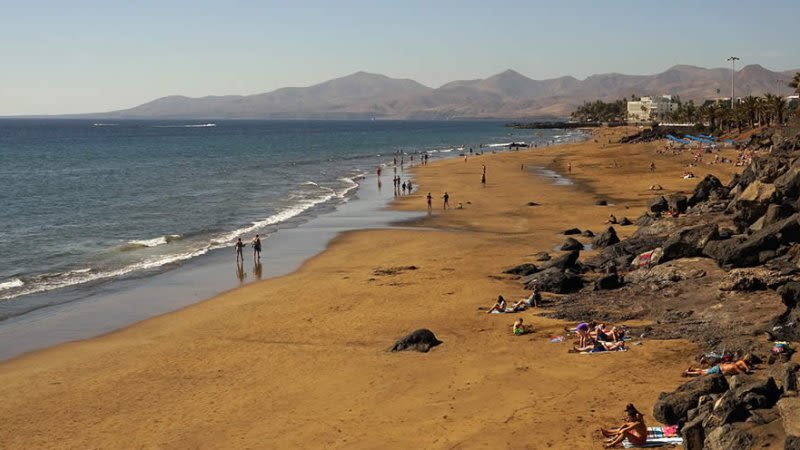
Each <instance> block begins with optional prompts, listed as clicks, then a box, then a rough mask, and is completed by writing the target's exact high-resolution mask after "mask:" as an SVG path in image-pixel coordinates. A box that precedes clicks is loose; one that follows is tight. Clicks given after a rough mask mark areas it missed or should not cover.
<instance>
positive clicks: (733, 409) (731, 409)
mask: <svg viewBox="0 0 800 450" xmlns="http://www.w3.org/2000/svg"><path fill="white" fill-rule="evenodd" d="M711 415H712V417H713V419H714V421H713V423H714V425H717V426H719V425H724V424H726V423H733V422H740V421H743V420H744V419H746V418H747V415H748V413H747V410H746V409H745V408H744V405H743V404H742V403H740V402H739V401H737V400H736V397H735V395H734V394H733V392H731V391H728V392H725V393H724V394H722V397H720V398H719V399H717V401H716V402H715V403H714V409H713V410H712V412H711Z"/></svg>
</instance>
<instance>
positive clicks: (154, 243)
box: [128, 234, 181, 247]
mask: <svg viewBox="0 0 800 450" xmlns="http://www.w3.org/2000/svg"><path fill="white" fill-rule="evenodd" d="M180 237H181V235H180V234H168V235H166V236H159V237H157V238H153V239H141V240H133V241H128V245H130V246H134V247H158V246H159V245H164V244H168V243H170V242H172V241H174V240H176V239H180Z"/></svg>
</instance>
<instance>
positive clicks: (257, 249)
mask: <svg viewBox="0 0 800 450" xmlns="http://www.w3.org/2000/svg"><path fill="white" fill-rule="evenodd" d="M252 245H253V258H254V259H261V238H260V237H258V235H256V237H255V238H254V239H253V244H252Z"/></svg>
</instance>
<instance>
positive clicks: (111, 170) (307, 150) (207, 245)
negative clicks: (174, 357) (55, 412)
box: [0, 119, 579, 320]
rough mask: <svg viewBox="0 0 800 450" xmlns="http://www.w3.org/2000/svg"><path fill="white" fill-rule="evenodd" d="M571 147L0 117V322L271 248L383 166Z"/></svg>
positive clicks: (518, 134) (286, 124)
mask: <svg viewBox="0 0 800 450" xmlns="http://www.w3.org/2000/svg"><path fill="white" fill-rule="evenodd" d="M578 136H579V133H578V132H566V131H563V130H542V131H536V130H515V129H510V128H506V127H504V126H503V124H502V123H499V122H462V121H437V122H422V121H244V120H237V121H215V122H210V123H206V122H204V121H187V120H183V121H174V120H157V121H156V120H147V121H144V120H136V121H134V120H126V121H113V122H106V123H98V122H97V121H91V120H67V119H62V120H35V119H3V120H0V320H5V319H8V318H11V317H15V316H19V315H22V314H25V313H26V312H29V311H31V310H33V309H39V308H42V307H46V306H47V304H46V302H45V304H42V302H41V301H38V302H34V301H31V300H30V299H31V298H34V297H36V296H37V295H42V294H43V293H47V292H50V291H54V290H59V289H64V288H68V287H69V288H71V289H81V288H83V287H87V288H88V287H91V286H96V285H97V284H100V283H113V282H115V281H116V280H122V279H130V278H132V277H137V278H140V277H145V276H147V275H149V274H156V273H161V272H164V271H167V270H171V269H174V268H176V267H179V266H180V265H181V264H185V263H186V262H188V261H191V260H193V259H196V258H199V257H201V256H203V255H205V254H207V253H209V252H212V251H214V250H215V249H220V248H224V247H230V246H232V244H233V242H234V241H235V240H236V238H237V237H240V236H241V237H242V239H243V240H244V241H245V242H249V241H250V240H251V239H252V238H253V236H254V235H255V234H256V233H258V234H261V236H262V239H264V240H269V239H276V238H279V236H280V233H279V232H278V230H279V229H285V228H291V227H296V226H297V225H299V224H301V223H304V222H305V221H307V220H309V219H310V218H312V217H315V216H319V215H321V214H326V213H328V212H331V211H334V210H335V209H336V208H337V207H338V206H339V205H342V204H343V203H345V202H348V201H349V200H350V199H351V198H352V197H353V196H354V195H355V194H356V192H357V190H358V186H359V183H361V181H362V179H364V178H365V177H371V176H374V173H375V171H376V168H377V167H378V166H379V165H384V166H385V167H384V168H383V172H384V176H383V179H384V183H386V184H387V185H388V184H389V183H390V178H391V177H392V176H393V170H394V169H393V158H394V157H395V156H397V158H398V162H399V159H400V158H403V160H404V162H405V165H404V166H405V167H406V168H407V167H409V166H410V165H411V164H414V165H416V164H418V163H419V160H420V156H421V155H422V154H423V153H427V154H429V155H430V158H431V160H435V159H437V158H442V157H448V156H456V155H458V154H460V153H462V152H469V149H470V148H472V149H473V150H474V151H475V152H478V151H490V150H491V151H495V150H504V149H505V148H506V147H505V144H506V143H508V142H511V141H517V142H519V141H525V142H535V143H537V144H539V145H542V144H544V143H551V142H555V143H558V142H563V141H566V140H571V139H576V138H578ZM412 157H414V160H413V162H412V160H411V159H412ZM397 173H398V175H402V176H403V178H404V180H405V179H407V177H406V176H405V174H404V173H403V170H402V169H401V168H399V167H398V169H397ZM389 189H391V188H389Z"/></svg>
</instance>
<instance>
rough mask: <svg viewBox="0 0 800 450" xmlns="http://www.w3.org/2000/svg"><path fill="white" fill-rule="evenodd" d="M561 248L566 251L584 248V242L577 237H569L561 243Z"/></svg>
mask: <svg viewBox="0 0 800 450" xmlns="http://www.w3.org/2000/svg"><path fill="white" fill-rule="evenodd" d="M561 250H564V251H572V250H583V244H581V243H580V241H578V240H577V239H575V238H567V239H566V240H565V241H564V243H563V244H561Z"/></svg>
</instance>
